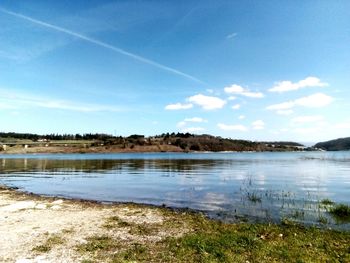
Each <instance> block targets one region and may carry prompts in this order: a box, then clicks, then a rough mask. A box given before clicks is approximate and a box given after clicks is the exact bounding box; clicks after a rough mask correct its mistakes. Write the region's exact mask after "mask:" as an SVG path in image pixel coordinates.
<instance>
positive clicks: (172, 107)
mask: <svg viewBox="0 0 350 263" xmlns="http://www.w3.org/2000/svg"><path fill="white" fill-rule="evenodd" d="M192 107H193V104H191V103H187V104H183V103H175V104H169V105H166V106H165V109H166V110H188V109H191V108H192Z"/></svg>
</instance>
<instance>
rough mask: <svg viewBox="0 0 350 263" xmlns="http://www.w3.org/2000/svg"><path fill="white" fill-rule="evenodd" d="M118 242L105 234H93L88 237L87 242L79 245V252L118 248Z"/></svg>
mask: <svg viewBox="0 0 350 263" xmlns="http://www.w3.org/2000/svg"><path fill="white" fill-rule="evenodd" d="M118 247H119V245H118V243H117V242H116V241H115V240H113V239H112V238H111V237H109V236H106V235H103V236H92V237H89V238H88V239H87V242H86V243H85V244H82V245H79V246H78V247H77V249H78V251H79V252H82V253H83V252H95V251H101V250H103V251H108V250H111V249H116V248H118Z"/></svg>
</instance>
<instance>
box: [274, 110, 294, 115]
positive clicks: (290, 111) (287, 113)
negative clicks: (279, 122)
mask: <svg viewBox="0 0 350 263" xmlns="http://www.w3.org/2000/svg"><path fill="white" fill-rule="evenodd" d="M276 113H277V114H279V115H291V114H293V113H294V111H293V110H278V111H276Z"/></svg>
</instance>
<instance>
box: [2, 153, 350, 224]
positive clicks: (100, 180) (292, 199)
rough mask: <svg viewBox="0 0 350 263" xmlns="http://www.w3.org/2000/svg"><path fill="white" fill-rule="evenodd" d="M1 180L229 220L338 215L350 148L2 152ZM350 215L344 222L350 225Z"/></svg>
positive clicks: (348, 183)
mask: <svg viewBox="0 0 350 263" xmlns="http://www.w3.org/2000/svg"><path fill="white" fill-rule="evenodd" d="M0 184H5V185H8V186H15V187H19V188H20V189H21V190H23V191H29V192H34V193H38V194H44V195H54V196H63V197H68V198H82V199H90V200H98V201H105V202H114V201H117V202H137V203H147V204H155V205H162V204H165V205H167V206H171V207H181V208H185V207H188V208H192V209H196V210H202V211H204V212H205V213H206V214H208V215H209V216H211V217H216V218H220V219H223V220H227V221H234V220H236V219H237V218H240V219H242V218H246V219H248V220H271V221H279V220H281V218H285V217H288V218H293V219H294V220H296V221H301V222H304V223H312V224H314V223H317V222H318V220H319V219H320V218H321V217H322V218H326V219H327V220H328V222H329V224H334V223H336V221H334V220H333V219H332V218H331V217H330V216H329V214H328V213H326V211H325V209H323V208H322V207H321V208H320V205H319V201H320V200H322V199H323V198H329V199H331V200H333V201H336V202H341V203H346V204H350V152H326V153H325V152H308V153H195V154H179V153H157V154H156V153H149V154H69V155H60V154H53V155H0ZM349 225H350V224H349V223H345V224H341V227H345V228H349Z"/></svg>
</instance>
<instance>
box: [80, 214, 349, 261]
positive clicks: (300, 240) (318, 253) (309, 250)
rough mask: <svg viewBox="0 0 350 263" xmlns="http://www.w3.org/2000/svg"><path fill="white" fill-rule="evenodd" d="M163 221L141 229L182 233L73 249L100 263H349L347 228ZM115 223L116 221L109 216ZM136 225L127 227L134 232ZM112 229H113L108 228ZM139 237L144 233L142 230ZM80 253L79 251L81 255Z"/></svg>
mask: <svg viewBox="0 0 350 263" xmlns="http://www.w3.org/2000/svg"><path fill="white" fill-rule="evenodd" d="M165 218H167V219H166V220H165V221H164V223H163V224H161V225H157V226H153V225H152V224H151V225H147V224H145V225H142V226H144V227H151V228H156V227H157V228H158V229H157V231H167V228H169V229H170V228H171V229H173V230H174V229H175V230H180V229H183V228H184V227H185V226H186V227H188V231H187V233H185V234H184V235H183V236H181V237H178V238H175V237H172V235H170V237H168V238H164V239H163V240H161V241H147V240H144V241H142V239H140V240H139V241H137V242H135V241H130V242H131V243H130V242H129V243H128V241H121V240H117V239H115V238H113V237H109V236H102V237H92V238H89V239H88V240H87V241H88V242H87V243H86V244H84V245H81V246H80V249H79V251H80V252H81V253H82V254H83V256H84V257H85V256H86V254H88V255H89V256H91V255H93V257H94V259H95V260H96V261H100V262H115V263H117V262H203V263H209V262H210V263H212V262H350V247H349V244H350V232H346V231H342V232H341V231H335V230H329V229H317V228H313V227H303V226H301V225H298V224H296V223H288V222H289V221H288V222H287V221H286V222H287V223H286V224H249V223H237V224H225V223H222V222H219V221H214V220H209V219H207V218H205V217H204V216H202V215H200V214H193V213H178V214H177V213H169V212H166V217H165ZM115 221H117V222H118V221H119V220H118V219H117V218H115ZM139 227H140V225H137V224H134V223H131V224H130V225H129V226H128V228H130V231H131V232H134V233H135V234H139V235H143V233H142V231H141V233H140V232H139ZM110 231H113V229H110ZM144 234H145V235H148V234H146V233H144ZM84 253H85V254H84Z"/></svg>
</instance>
